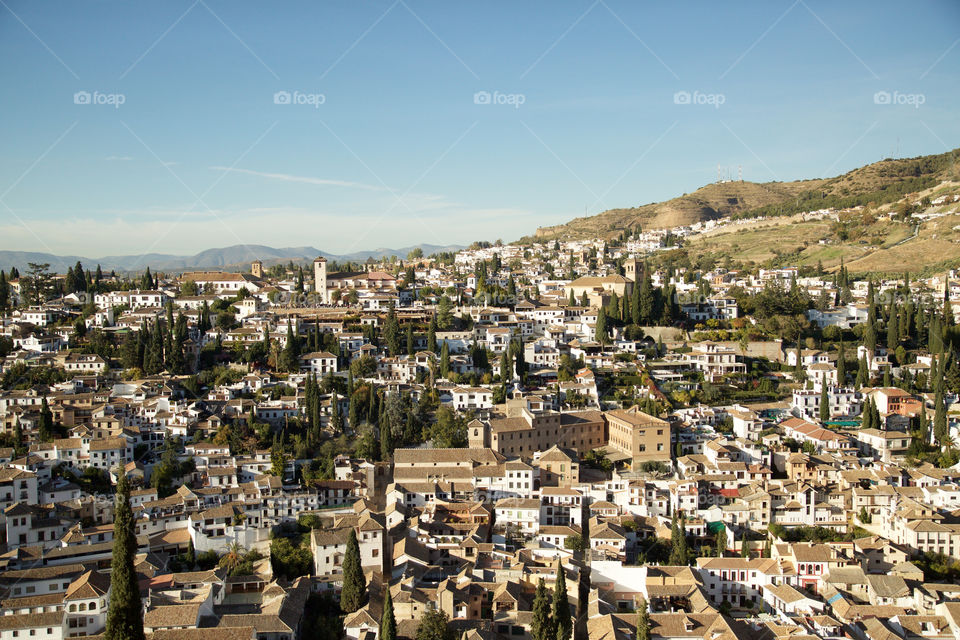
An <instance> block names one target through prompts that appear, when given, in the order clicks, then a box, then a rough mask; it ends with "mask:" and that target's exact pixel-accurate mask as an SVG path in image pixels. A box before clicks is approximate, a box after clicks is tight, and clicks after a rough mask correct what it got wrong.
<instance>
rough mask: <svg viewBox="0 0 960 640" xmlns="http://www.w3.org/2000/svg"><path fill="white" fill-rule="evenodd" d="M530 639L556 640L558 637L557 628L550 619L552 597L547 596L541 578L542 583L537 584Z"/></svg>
mask: <svg viewBox="0 0 960 640" xmlns="http://www.w3.org/2000/svg"><path fill="white" fill-rule="evenodd" d="M530 637H531V638H532V640H554V638H555V637H556V628H555V627H554V624H553V620H551V619H550V597H549V596H548V595H547V587H546V585H545V584H544V582H543V578H540V582H538V583H537V591H536V595H535V596H534V598H533V620H532V622H531V624H530Z"/></svg>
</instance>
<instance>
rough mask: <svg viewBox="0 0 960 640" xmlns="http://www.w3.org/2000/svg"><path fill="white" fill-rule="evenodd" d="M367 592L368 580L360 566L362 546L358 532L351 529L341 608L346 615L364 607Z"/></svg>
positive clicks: (344, 563)
mask: <svg viewBox="0 0 960 640" xmlns="http://www.w3.org/2000/svg"><path fill="white" fill-rule="evenodd" d="M366 592H367V578H366V576H364V575H363V568H362V567H361V566H360V544H359V543H358V542H357V532H356V530H355V529H353V528H352V527H351V528H350V538H349V539H348V540H347V552H346V554H344V556H343V588H342V589H341V591H340V608H341V609H343V612H344V613H353V612H354V611H356V610H357V609H359V608H360V607H361V606H363V598H364V596H365V595H366Z"/></svg>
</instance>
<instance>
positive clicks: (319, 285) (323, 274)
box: [313, 256, 329, 304]
mask: <svg viewBox="0 0 960 640" xmlns="http://www.w3.org/2000/svg"><path fill="white" fill-rule="evenodd" d="M313 289H314V291H316V292H317V293H318V294H320V303H321V304H329V299H328V297H327V259H326V258H324V257H323V256H320V257H319V258H317V259H316V260H314V261H313Z"/></svg>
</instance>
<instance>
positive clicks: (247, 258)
mask: <svg viewBox="0 0 960 640" xmlns="http://www.w3.org/2000/svg"><path fill="white" fill-rule="evenodd" d="M416 248H419V249H420V250H422V251H423V255H425V256H429V255H431V254H433V253H438V252H441V251H459V250H460V249H463V247H462V246H459V245H449V246H439V245H432V244H420V245H415V246H411V247H403V248H400V249H388V248H380V249H375V250H373V251H357V252H354V253H349V254H344V255H337V254H333V253H327V252H326V251H321V250H320V249H317V248H316V247H286V248H282V249H276V248H274V247H267V246H264V245H257V244H247V245H244V244H238V245H233V246H230V247H222V248H219V249H207V250H205V251H201V252H200V253H197V254H195V255H192V256H178V255H172V254H164V253H148V254H145V255H142V256H141V255H135V254H131V255H121V256H104V257H102V258H86V257H83V256H75V255H69V256H58V255H54V254H51V253H40V252H33V251H0V269H3V270H7V269H9V268H10V267H17V269H19V270H20V271H21V272H22V271H25V270H26V269H27V264H28V263H30V262H34V263H44V262H46V263H49V264H50V270H51V271H56V272H59V273H64V272H66V270H67V267H72V266H73V265H75V264H76V263H77V261H79V262H80V263H81V264H82V265H83V267H84V269H94V268H96V266H97V265H98V264H99V265H100V268H101V269H103V270H104V271H118V272H127V271H134V272H136V271H143V270H144V269H146V268H147V267H150V270H151V271H165V272H179V271H188V270H191V269H223V270H227V271H231V270H238V269H248V268H249V266H250V263H251V262H253V261H254V260H261V261H262V262H263V263H264V264H265V265H267V266H270V265H272V264H276V263H278V262H288V261H291V260H292V261H293V262H311V261H312V260H313V259H314V258H316V257H317V256H323V257H325V258H327V259H328V260H336V261H338V262H347V261H350V262H363V261H365V260H367V259H368V258H374V259H380V258H385V257H389V256H392V255H395V256H398V257H400V258H405V257H406V256H407V255H408V254H409V253H410V252H411V251H413V250H414V249H416Z"/></svg>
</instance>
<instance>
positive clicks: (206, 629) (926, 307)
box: [0, 200, 960, 640]
mask: <svg viewBox="0 0 960 640" xmlns="http://www.w3.org/2000/svg"><path fill="white" fill-rule="evenodd" d="M950 202H953V200H951V201H950ZM936 204H945V206H948V205H949V204H950V203H936ZM811 215H820V216H829V215H833V213H831V212H829V211H820V212H814V213H813V214H811ZM731 224H733V223H731ZM716 226H717V225H713V224H704V225H701V226H697V227H694V228H682V229H680V228H678V229H673V230H669V231H648V232H642V233H641V232H637V233H632V234H631V233H627V232H624V233H622V234H621V235H620V236H619V237H617V238H614V239H593V240H576V241H545V242H540V243H536V242H533V243H525V244H503V243H501V242H497V243H486V242H483V243H475V244H474V245H473V246H471V247H470V248H468V249H464V250H461V251H458V252H456V253H452V252H451V253H441V254H436V255H431V256H425V255H423V252H422V251H413V252H411V253H410V255H408V256H405V257H402V258H400V257H393V258H391V259H383V260H375V259H370V260H368V261H366V262H364V263H353V264H350V263H344V264H338V263H336V262H334V261H333V260H328V259H326V258H324V257H317V258H316V260H314V261H313V263H312V264H296V263H292V262H291V263H283V262H275V263H272V264H265V263H264V262H261V261H259V260H257V261H254V262H253V263H252V264H250V265H246V266H245V267H244V268H243V269H240V270H234V271H184V272H179V273H152V272H151V271H150V270H149V269H145V270H144V271H143V272H139V273H123V274H118V273H112V272H111V273H107V272H104V271H103V270H101V269H100V268H99V267H94V266H93V265H82V264H80V263H77V264H76V265H72V266H69V265H56V266H53V267H51V265H49V264H35V263H31V264H30V265H29V268H28V269H25V270H24V271H23V272H20V271H19V270H18V269H16V268H13V269H9V270H7V271H2V272H0V358H2V360H0V364H2V389H0V424H2V433H0V502H2V504H0V507H2V515H0V609H2V614H3V615H2V616H0V638H2V639H3V640H6V639H7V638H34V637H38V638H44V639H48V640H58V639H60V638H72V637H97V636H100V635H102V634H104V632H105V630H106V628H107V621H108V618H109V617H110V616H117V617H118V618H119V617H120V616H123V617H124V620H126V621H127V623H128V624H130V625H132V626H133V627H135V626H137V625H141V626H142V629H143V631H144V632H145V633H146V634H147V637H152V638H155V639H156V640H180V639H188V638H189V639H194V638H197V639H199V638H203V639H204V640H220V639H223V640H228V639H229V640H234V639H243V640H248V639H249V640H253V639H257V640H299V639H311V638H323V639H324V640H333V639H336V638H344V637H345V638H350V639H351V640H396V639H397V638H405V639H406V638H409V639H411V640H413V639H416V640H434V639H436V640H456V639H459V638H463V639H466V640H507V639H509V640H570V639H571V638H576V639H577V640H586V639H587V638H589V639H590V640H649V639H651V638H655V639H661V638H663V639H668V638H669V639H700V638H702V639H703V640H733V639H747V638H750V639H753V638H759V639H764V640H767V639H769V640H780V639H784V640H785V639H788V638H789V639H791V640H795V639H801V638H822V639H824V640H826V639H829V638H851V639H857V640H866V639H867V638H869V639H871V640H877V639H880V640H895V639H902V640H914V639H920V638H923V639H929V640H940V639H947V638H956V637H960V584H958V581H960V362H958V357H957V349H958V347H960V324H958V322H960V274H957V273H954V272H952V271H948V272H940V273H936V274H927V273H924V274H917V275H911V274H908V273H904V274H902V276H900V277H898V278H887V279H879V278H866V277H863V276H860V275H857V274H855V273H851V272H849V271H848V269H847V267H846V266H844V264H843V263H842V262H841V263H840V264H839V266H836V267H831V268H830V269H825V268H824V267H823V266H822V265H817V266H809V265H804V266H790V265H772V264H771V265H746V264H736V263H731V262H730V261H722V262H718V261H715V260H713V259H712V258H711V257H710V256H709V255H700V256H696V255H693V254H692V253H688V252H685V251H682V250H676V248H677V247H680V246H681V245H682V244H683V241H684V239H685V237H687V236H689V235H691V234H696V233H699V232H701V231H706V230H709V229H712V228H714V227H716ZM721 226H722V225H721Z"/></svg>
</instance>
